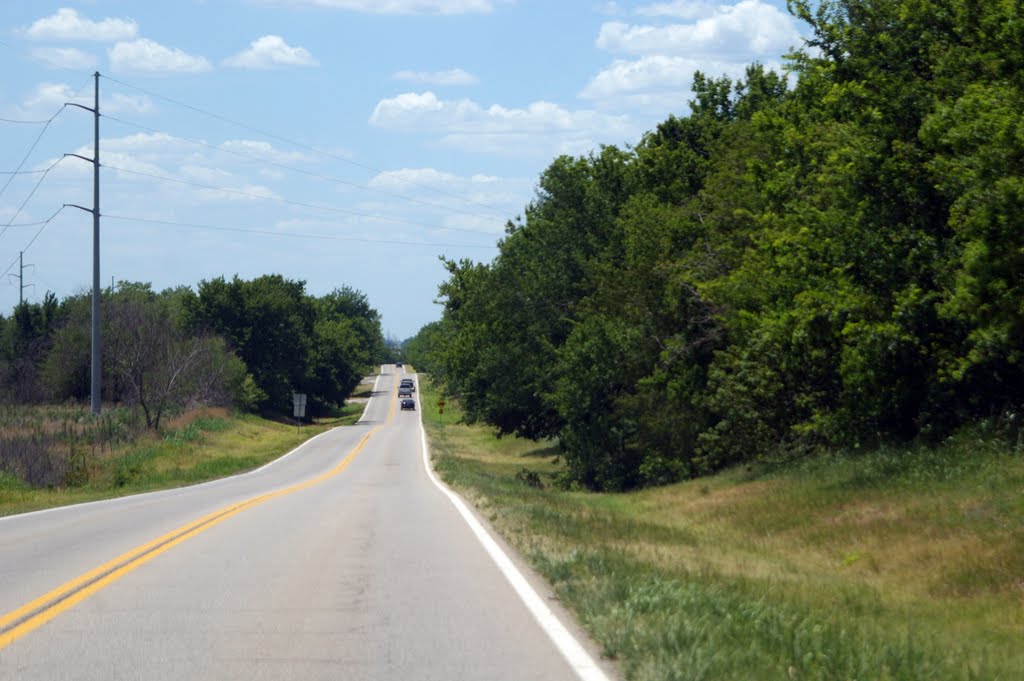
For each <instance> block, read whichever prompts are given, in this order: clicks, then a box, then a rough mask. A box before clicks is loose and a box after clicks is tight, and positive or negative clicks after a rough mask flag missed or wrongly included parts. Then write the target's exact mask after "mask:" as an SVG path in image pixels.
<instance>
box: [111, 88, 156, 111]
mask: <svg viewBox="0 0 1024 681" xmlns="http://www.w3.org/2000/svg"><path fill="white" fill-rule="evenodd" d="M152 110H153V101H152V100H151V99H150V98H149V97H147V96H145V95H140V96H133V95H126V94H122V93H120V92H115V93H114V94H113V95H112V96H111V97H110V99H109V100H102V101H100V111H101V112H104V113H118V112H121V111H130V112H132V113H147V112H149V111H152Z"/></svg>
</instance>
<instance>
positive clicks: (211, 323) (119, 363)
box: [0, 275, 384, 428]
mask: <svg viewBox="0 0 1024 681" xmlns="http://www.w3.org/2000/svg"><path fill="white" fill-rule="evenodd" d="M101 320H102V325H103V326H102V337H103V371H104V374H103V385H104V395H103V397H104V399H105V400H112V401H116V402H121V403H124V404H128V405H132V406H137V407H138V408H139V409H140V410H141V413H142V414H143V416H144V419H145V423H146V424H147V425H148V426H150V427H152V428H158V427H159V426H160V421H161V418H162V417H163V416H164V415H165V414H167V413H169V412H171V411H176V410H180V409H183V408H188V407H190V406H195V405H199V404H234V405H236V406H239V407H241V408H244V409H255V408H262V409H264V410H268V411H272V412H278V413H290V412H291V394H292V391H298V392H306V393H307V394H309V396H310V402H311V407H312V409H313V410H324V409H328V408H331V407H334V406H337V405H340V404H342V403H343V402H344V400H345V398H346V397H348V395H350V394H351V391H352V389H353V388H354V387H355V386H356V385H357V384H358V383H359V381H360V380H361V379H362V377H363V375H364V374H365V373H366V372H367V371H368V370H370V369H371V367H372V366H373V365H374V364H376V363H377V362H379V361H380V360H381V358H382V356H383V353H384V340H383V334H382V333H381V329H380V316H379V315H378V313H377V312H376V310H374V309H373V308H371V307H370V305H369V302H368V301H367V299H366V297H365V296H364V295H363V294H362V293H360V292H358V291H355V290H353V289H350V288H347V287H342V288H339V289H336V290H334V291H332V292H331V293H329V294H327V295H325V296H322V297H315V296H310V295H308V294H307V293H306V290H305V282H302V281H292V280H288V279H285V278H284V277H282V276H280V275H266V276H263V277H259V278H257V279H254V280H251V281H245V280H241V279H239V278H238V277H235V278H233V279H232V280H230V281H228V280H225V279H224V278H217V279H213V280H210V281H203V282H201V283H200V284H199V286H198V291H193V290H192V289H190V288H188V287H184V286H182V287H178V288H174V289H167V290H165V291H161V292H159V293H158V292H155V291H153V290H152V288H151V286H150V285H149V284H144V283H132V282H120V283H119V284H118V285H117V287H116V288H114V289H112V290H107V291H105V292H104V294H103V299H102V303H101ZM90 324H91V309H90V298H89V296H88V295H84V294H83V295H76V296H69V297H68V298H66V299H64V300H63V301H59V302H58V301H57V299H56V297H55V296H53V295H52V294H47V296H46V297H45V299H44V300H43V302H42V303H34V304H30V303H24V304H21V305H19V306H18V307H17V308H15V310H14V313H13V314H12V315H11V317H9V318H5V317H3V316H0V403H2V402H5V401H17V402H20V403H31V402H39V401H44V400H57V401H64V400H69V399H71V400H85V399H88V397H89V390H90V365H89V363H90V343H91V341H90Z"/></svg>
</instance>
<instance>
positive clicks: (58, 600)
mask: <svg viewBox="0 0 1024 681" xmlns="http://www.w3.org/2000/svg"><path fill="white" fill-rule="evenodd" d="M392 412H394V409H393V408H392ZM389 420H390V417H389ZM379 429H380V427H379V426H378V427H377V428H374V429H373V430H371V431H370V432H369V433H367V434H366V435H365V436H363V439H362V440H360V441H359V444H357V445H356V446H355V447H354V448H353V449H352V451H350V452H349V453H348V454H347V455H346V456H345V458H344V459H342V460H341V461H340V462H338V464H337V465H336V466H335V467H334V468H332V469H330V470H328V471H326V472H324V473H321V474H320V475H318V476H316V477H315V478H311V479H309V480H306V481H305V482H300V483H297V484H295V485H292V486H290V487H286V488H284V489H281V490H277V491H276V492H268V493H267V494H261V495H259V496H255V497H252V498H251V499H246V500H245V501H240V502H238V503H236V504H231V505H230V506H225V507H224V508H221V509H218V510H216V511H214V512H213V513H209V514H207V515H205V516H203V517H202V518H199V519H198V520H194V521H192V522H190V523H186V524H185V525H182V526H181V527H179V528H177V529H174V530H171V531H170V532H167V533H166V534H163V535H161V536H159V537H157V538H156V539H154V540H152V541H149V542H146V543H145V544H142V545H140V546H137V547H135V548H134V549H132V550H130V551H127V552H125V553H123V554H121V555H120V556H118V557H117V558H114V559H113V560H110V561H107V562H106V563H104V564H102V565H100V566H99V567H96V568H93V569H92V570H89V571H88V572H85V573H83V574H81V575H79V576H78V577H75V578H74V579H72V580H70V581H68V582H66V583H64V584H62V585H61V586H58V587H57V588H56V589H53V590H51V591H49V592H47V593H45V594H43V595H42V596H40V597H39V598H36V599H33V600H32V601H30V602H28V603H26V604H25V605H23V606H21V607H19V608H16V609H15V610H12V611H11V612H9V613H7V614H5V615H3V616H0V649H3V648H5V647H6V646H8V645H10V644H11V643H13V642H14V641H16V640H18V639H19V638H21V637H23V636H25V635H26V634H28V633H30V632H32V631H34V630H36V629H38V628H39V627H41V626H42V625H44V624H46V623H47V622H49V621H50V620H52V619H53V618H54V617H56V616H57V615H59V614H61V613H62V612H64V611H66V610H69V609H70V608H72V607H74V606H75V605H76V604H78V603H80V602H81V601H83V600H85V599H86V598H88V597H89V596H91V595H93V594H94V593H96V592H97V591H100V590H101V589H103V588H105V587H107V586H109V585H110V584H113V583H114V582H116V581H117V580H118V579H120V578H121V577H123V576H125V575H126V574H128V573H129V572H132V571H133V570H135V569H137V568H138V567H140V566H142V565H144V564H146V563H148V562H149V561H151V560H152V559H153V558H156V557H157V556H159V555H160V554H162V553H164V552H165V551H168V550H170V549H171V548H173V547H174V546H177V545H178V544H180V543H182V542H183V541H185V540H186V539H190V538H192V537H194V536H196V535H197V534H200V533H202V532H205V531H206V530H208V529H210V528H211V527H213V526H215V525H219V524H220V523H222V522H224V521H225V520H227V519H228V518H230V517H232V516H234V515H237V514H239V513H241V512H242V511H245V510H247V509H249V508H252V507H254V506H258V505H259V504H262V503H264V502H267V501H270V500H271V499H276V498H278V497H282V496H285V495H287V494H292V493H293V492H298V491H299V490H304V489H308V488H310V487H313V486H314V485H317V484H320V483H321V482H323V481H325V480H327V479H329V478H331V477H334V476H335V475H337V474H339V473H341V472H342V471H343V470H345V469H346V468H348V466H349V464H351V463H352V461H353V460H354V459H355V457H356V455H358V454H359V452H360V451H362V449H363V447H365V446H366V443H367V442H368V441H369V440H370V438H371V437H372V436H373V435H374V433H376V432H377V431H378V430H379Z"/></svg>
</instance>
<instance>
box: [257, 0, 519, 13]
mask: <svg viewBox="0 0 1024 681" xmlns="http://www.w3.org/2000/svg"><path fill="white" fill-rule="evenodd" d="M262 1H263V4H266V5H277V6H286V7H296V6H298V7H322V8H325V9H340V10H348V11H351V12H365V13H367V14H440V15H450V14H488V13H490V12H493V11H494V8H495V5H497V4H499V3H502V2H514V1H515V0H262Z"/></svg>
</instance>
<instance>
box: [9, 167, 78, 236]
mask: <svg viewBox="0 0 1024 681" xmlns="http://www.w3.org/2000/svg"><path fill="white" fill-rule="evenodd" d="M65 158H67V157H66V156H61V157H60V158H58V159H57V160H56V161H54V162H53V163H51V164H50V167H49V168H47V169H46V170H45V171H44V172H43V174H42V176H41V177H40V178H39V181H38V182H36V186H34V187H32V191H30V192H29V193H28V196H26V197H25V200H24V201H22V202H21V205H20V206H18V210H16V211H15V212H14V215H13V216H11V219H10V220H9V221H8V222H7V224H6V225H4V228H3V229H0V237H2V236H3V235H4V233H5V232H7V230H8V228H10V227H11V225H13V224H14V221H15V220H17V219H18V216H19V215H21V211H23V210H24V209H25V206H26V205H28V202H29V201H30V200H31V199H32V197H33V196H35V193H36V190H37V189H39V185H41V184H42V183H43V180H45V179H46V176H47V175H48V174H49V173H50V171H51V170H53V169H54V168H56V167H57V164H59V163H60V162H61V161H63V160H64V159H65ZM44 226H45V225H44ZM33 241H35V239H33Z"/></svg>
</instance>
